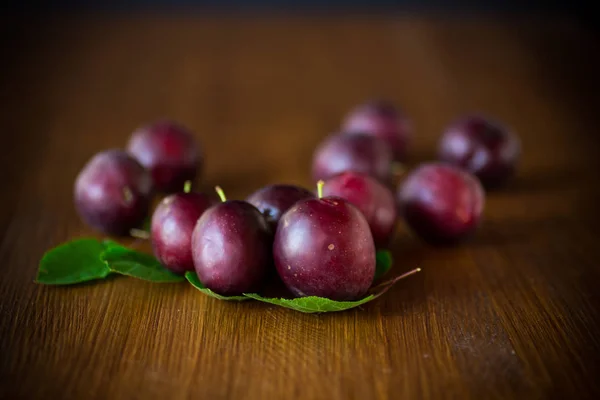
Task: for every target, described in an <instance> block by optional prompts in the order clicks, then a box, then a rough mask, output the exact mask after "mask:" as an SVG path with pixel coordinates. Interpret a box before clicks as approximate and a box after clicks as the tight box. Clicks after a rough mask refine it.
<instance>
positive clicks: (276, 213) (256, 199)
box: [246, 184, 315, 232]
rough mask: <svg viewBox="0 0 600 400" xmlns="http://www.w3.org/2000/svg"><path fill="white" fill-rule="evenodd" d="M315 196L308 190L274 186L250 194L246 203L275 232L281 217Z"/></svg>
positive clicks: (297, 187)
mask: <svg viewBox="0 0 600 400" xmlns="http://www.w3.org/2000/svg"><path fill="white" fill-rule="evenodd" d="M313 197H315V195H314V194H313V193H312V192H310V191H309V190H308V189H305V188H302V187H299V186H295V185H284V184H276V185H269V186H265V187H264V188H261V189H259V190H257V191H256V192H254V193H252V194H251V195H250V196H248V198H246V201H247V202H248V203H250V204H252V205H253V206H255V207H256V208H258V210H259V211H260V212H261V213H262V214H263V215H264V216H265V219H266V220H267V222H268V223H269V225H270V226H271V230H272V231H273V232H275V229H276V228H277V223H278V222H279V218H281V215H282V214H283V213H284V212H286V211H287V210H288V209H289V208H290V207H291V206H293V205H294V204H296V203H297V202H298V201H300V200H304V199H309V198H313Z"/></svg>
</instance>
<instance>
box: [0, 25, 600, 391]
mask: <svg viewBox="0 0 600 400" xmlns="http://www.w3.org/2000/svg"><path fill="white" fill-rule="evenodd" d="M2 29H3V35H2V37H3V46H4V47H3V51H2V60H3V61H2V63H1V64H2V66H1V71H2V74H1V75H2V76H1V78H0V79H1V81H0V82H1V83H2V86H1V87H0V89H1V94H2V97H1V98H2V107H1V110H0V116H1V119H0V121H1V122H0V127H1V131H2V134H1V137H2V143H3V145H2V150H1V154H2V156H1V165H0V167H1V168H0V171H1V172H0V173H1V179H2V183H3V189H2V199H1V200H0V201H1V208H0V232H1V233H0V234H1V238H2V242H1V247H0V268H1V271H2V277H1V278H0V318H1V319H0V397H1V398H3V399H4V398H6V399H30V398H40V399H42V398H43V399H50V398H52V399H55V398H56V399H121V398H122V399H137V398H139V399H187V398H207V399H209V398H211V399H221V398H225V399H271V398H273V399H275V398H279V399H326V398H332V399H371V398H376V399H441V398H473V399H488V398H506V399H547V398H568V397H572V398H578V399H583V398H597V397H596V396H598V395H600V384H599V382H598V380H597V377H598V366H599V364H600V355H599V351H600V340H599V339H598V333H599V332H600V330H599V328H600V320H599V317H600V315H599V314H600V310H599V309H598V308H597V307H596V305H597V300H598V285H599V284H600V269H599V265H600V249H599V248H598V245H600V240H599V239H600V231H599V229H598V222H599V219H598V216H599V213H598V211H597V209H598V207H599V206H600V203H599V200H600V196H599V195H600V190H599V189H598V182H599V178H598V177H599V175H598V173H599V171H600V168H598V167H599V165H600V163H599V161H598V157H597V156H598V126H599V125H598V124H599V122H600V118H599V116H598V105H599V103H598V97H599V95H598V78H597V72H598V70H599V69H598V66H599V65H600V63H598V61H597V56H596V54H597V53H598V48H597V43H596V40H595V38H594V37H593V36H592V35H591V33H589V32H587V31H586V30H585V29H584V28H583V27H581V26H578V25H577V23H576V22H574V21H570V20H568V19H556V18H546V19H526V18H519V19H511V18H508V17H503V18H493V17H490V16H487V17H482V18H475V17H460V18H458V17H456V18H442V17H440V16H437V17H426V16H397V17H394V16H391V15H388V16H380V17H377V16H365V15H353V16H352V15H348V16H343V17H342V16H340V17H334V16H329V17H324V16H321V17H316V16H312V17H309V16H304V17H301V16H296V17H285V16H256V15H254V16H250V17H243V16H235V17H234V16H230V17H227V16H223V15H214V16H211V15H204V16H191V15H187V16H174V15H170V16H162V17H159V16H153V15H144V16H134V15H130V16H120V17H117V16H94V17H92V16H72V17H60V18H58V17H56V18H51V19H18V20H6V21H5V23H4V24H3V28H2ZM378 95H381V96H386V97H389V98H391V99H392V100H394V101H396V102H397V104H399V105H402V106H404V108H405V109H406V112H407V113H408V114H409V115H410V116H411V117H412V118H413V120H414V123H415V128H416V136H415V138H414V146H413V148H412V151H411V160H410V164H409V166H414V165H416V164H417V163H419V162H422V161H425V160H427V159H429V158H431V157H433V150H434V146H435V142H436V139H437V137H438V135H439V133H440V132H441V130H442V129H443V127H444V126H445V125H446V124H447V123H449V122H450V121H451V120H452V119H453V118H454V117H456V116H457V115H459V114H461V113H463V112H468V111H483V112H486V113H489V114H491V115H494V116H497V117H498V118H500V119H502V120H504V121H506V122H507V123H508V124H510V125H511V126H513V127H514V129H515V130H516V131H517V132H518V133H519V134H520V135H521V138H522V141H523V149H524V157H523V160H522V164H521V166H520V169H519V174H518V177H517V178H516V179H515V180H514V181H513V182H512V183H511V184H510V185H509V186H507V187H506V188H505V189H503V190H500V191H498V192H494V193H491V194H489V196H488V199H487V207H486V210H485V223H484V224H483V226H482V228H481V231H480V232H479V234H478V235H477V236H476V237H475V238H474V239H473V240H472V241H471V242H469V243H467V244H464V245H462V246H458V247H455V248H446V249H438V248H431V247H428V246H425V245H423V244H421V243H420V242H419V241H418V240H416V239H414V238H412V237H411V236H410V235H409V234H408V232H407V230H406V229H405V228H404V227H402V226H401V227H400V228H399V230H398V240H397V241H396V243H395V245H394V254H395V260H396V263H395V267H394V268H395V271H396V273H399V272H403V271H406V270H408V269H412V268H415V267H421V268H422V269H423V272H422V273H421V274H420V275H417V276H414V277H412V278H410V279H407V280H405V281H402V282H400V283H399V284H398V285H397V286H395V287H394V288H393V289H392V290H391V291H390V292H389V293H388V294H387V295H386V296H384V297H383V298H381V299H379V300H377V301H375V302H373V303H370V304H367V305H365V306H364V307H362V309H360V310H351V311H348V312H344V313H333V314H325V315H305V314H301V313H297V312H293V311H290V310H286V309H280V308H275V307H271V306H269V305H266V304H261V303H254V302H252V303H250V302H248V303H243V304H231V303H225V302H219V301H217V300H214V299H212V298H208V297H205V296H203V295H202V294H200V293H199V292H196V291H195V290H194V289H193V288H192V287H190V286H187V285H185V284H181V285H156V284H148V283H144V282H140V281H136V280H133V279H125V278H114V279H109V280H107V281H106V282H102V283H97V284H89V285H82V286H78V287H42V286H36V285H35V284H33V279H34V276H35V273H36V269H37V263H38V260H39V259H40V257H41V256H42V254H43V253H44V251H46V250H47V249H49V248H50V247H52V246H54V245H57V244H59V243H61V242H62V241H65V240H68V239H72V238H75V237H78V236H87V235H90V234H92V232H91V231H90V230H89V229H87V228H86V227H85V226H84V225H83V224H82V223H81V222H80V221H79V219H78V218H77V217H76V214H75V211H74V209H73V204H72V197H71V196H72V185H73V180H74V177H75V175H76V174H77V172H78V170H79V169H80V168H81V167H82V165H83V164H84V163H85V161H86V160H87V159H88V158H89V157H91V156H92V155H93V154H94V153H95V152H97V151H99V150H101V149H105V148H109V147H119V146H123V145H124V143H125V141H126V139H127V137H128V135H129V133H130V132H131V131H132V130H133V129H134V128H136V127H137V126H138V125H139V124H141V123H144V122H147V121H149V120H153V119H155V118H159V117H162V116H169V117H172V118H175V119H178V120H180V121H182V122H184V123H185V124H187V125H189V126H190V127H191V128H192V129H194V130H195V131H196V132H197V133H198V138H199V139H200V140H201V141H202V143H203V145H204V149H205V153H206V158H207V164H206V169H205V171H204V174H203V180H202V186H203V187H204V188H206V189H207V190H209V189H210V188H211V187H212V186H213V185H215V184H220V185H222V186H223V187H224V189H225V190H226V191H227V193H228V194H229V197H243V196H245V195H247V194H249V193H250V192H251V191H253V190H254V189H256V188H258V187H260V186H262V185H265V184H268V183H274V182H293V183H299V184H303V185H306V186H308V185H310V184H311V182H310V179H309V167H310V160H311V154H312V150H313V148H314V147H315V146H316V144H317V143H318V142H319V141H320V140H321V138H322V137H323V136H324V135H326V134H327V133H329V132H331V131H333V130H335V129H336V128H337V126H338V124H339V120H340V118H341V117H342V116H343V114H344V113H345V112H346V111H347V110H348V109H349V108H350V107H351V106H353V105H354V104H356V103H358V102H360V101H362V100H364V99H367V98H369V97H371V96H378Z"/></svg>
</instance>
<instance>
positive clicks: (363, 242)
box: [273, 197, 375, 301]
mask: <svg viewBox="0 0 600 400" xmlns="http://www.w3.org/2000/svg"><path fill="white" fill-rule="evenodd" d="M273 257H274V261H275V267H276V269H277V272H278V274H279V276H280V278H281V280H282V281H283V283H284V284H285V285H286V286H287V288H288V289H289V290H290V291H291V292H292V293H293V294H294V295H295V296H300V297H304V296H320V297H325V298H329V299H332V300H338V301H348V300H356V299H358V298H361V297H362V296H364V295H365V294H366V293H367V291H368V289H369V287H370V286H371V284H372V282H373V277H374V275H375V245H374V242H373V236H372V235H371V231H370V229H369V224H368V223H367V220H366V219H365V217H364V216H363V215H362V213H361V212H360V211H359V210H358V208H356V207H355V206H353V205H352V204H350V203H349V202H347V201H346V200H344V199H341V198H337V197H327V198H321V199H308V200H302V201H300V202H298V203H296V204H295V205H294V206H293V207H292V208H290V209H289V210H288V211H286V212H285V213H284V214H283V216H282V217H281V219H280V220H279V224H278V226H277V231H276V232H275V241H274V243H273Z"/></svg>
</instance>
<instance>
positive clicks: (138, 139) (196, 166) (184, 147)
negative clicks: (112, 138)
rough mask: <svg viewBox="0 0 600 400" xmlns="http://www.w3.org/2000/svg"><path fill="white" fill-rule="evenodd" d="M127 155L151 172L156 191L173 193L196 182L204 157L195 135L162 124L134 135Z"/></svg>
mask: <svg viewBox="0 0 600 400" xmlns="http://www.w3.org/2000/svg"><path fill="white" fill-rule="evenodd" d="M127 151H128V152H129V153H130V154H131V155H133V156H134V157H135V158H136V159H137V160H138V161H139V162H140V163H141V164H142V165H143V166H144V167H146V168H147V169H148V170H150V173H151V174H152V180H153V182H154V188H155V189H156V190H157V191H160V192H166V193H171V192H175V191H178V190H181V188H182V187H183V185H184V183H185V182H186V181H188V180H189V181H192V180H194V179H195V178H196V176H197V174H198V173H199V170H200V168H201V166H202V162H203V159H202V154H201V152H200V149H199V147H198V144H197V143H196V140H195V139H194V136H193V134H192V133H191V132H190V131H189V130H188V129H186V128H185V127H183V126H182V125H180V124H178V123H176V122H173V121H169V120H159V121H157V122H154V123H152V124H148V125H145V126H143V127H141V128H138V129H137V130H136V131H134V132H133V133H132V135H131V138H130V139H129V143H128V144H127Z"/></svg>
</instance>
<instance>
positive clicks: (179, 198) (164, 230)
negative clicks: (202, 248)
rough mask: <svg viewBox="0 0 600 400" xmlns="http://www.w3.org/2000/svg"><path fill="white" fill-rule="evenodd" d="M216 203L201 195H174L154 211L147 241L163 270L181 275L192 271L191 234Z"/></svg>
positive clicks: (166, 198) (165, 199) (168, 197)
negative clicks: (164, 268)
mask: <svg viewBox="0 0 600 400" xmlns="http://www.w3.org/2000/svg"><path fill="white" fill-rule="evenodd" d="M214 204H216V200H215V199H212V198H210V197H208V196H206V195H204V194H202V193H176V194H172V195H170V196H167V197H165V198H164V199H163V200H162V201H161V202H160V204H159V205H158V206H157V207H156V209H155V210H154V213H153V214H152V221H151V225H150V238H151V241H152V249H153V251H154V255H155V256H156V258H157V259H158V261H160V263H161V264H162V265H164V266H165V267H166V268H167V269H169V270H171V271H173V272H175V273H178V274H183V273H185V272H186V271H193V270H194V259H193V257H192V232H193V231H194V227H195V226H196V222H197V221H198V219H199V218H200V216H201V215H202V213H204V211H206V210H207V209H208V208H209V207H211V206H213V205H214Z"/></svg>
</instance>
